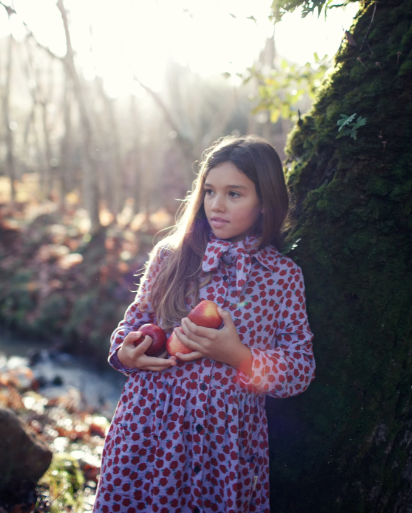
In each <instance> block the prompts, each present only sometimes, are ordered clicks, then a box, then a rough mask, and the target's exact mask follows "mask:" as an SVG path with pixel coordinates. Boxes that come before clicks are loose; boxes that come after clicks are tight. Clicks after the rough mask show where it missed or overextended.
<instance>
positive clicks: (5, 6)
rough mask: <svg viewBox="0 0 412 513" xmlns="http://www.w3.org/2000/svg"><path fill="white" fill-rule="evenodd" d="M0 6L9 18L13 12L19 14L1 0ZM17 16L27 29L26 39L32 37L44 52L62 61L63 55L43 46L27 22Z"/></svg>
mask: <svg viewBox="0 0 412 513" xmlns="http://www.w3.org/2000/svg"><path fill="white" fill-rule="evenodd" d="M0 6H2V7H4V8H5V9H6V12H7V14H8V16H9V18H10V16H11V15H12V14H15V15H16V16H19V15H18V14H17V12H16V11H15V10H14V9H13V8H12V7H10V6H8V5H6V4H5V3H3V2H2V1H1V0H0ZM19 18H20V21H21V22H22V23H23V25H24V28H25V29H26V31H27V34H26V39H28V40H30V39H32V40H33V41H34V42H35V43H36V45H37V46H38V47H39V48H41V49H42V50H44V51H45V52H46V53H47V54H48V55H49V56H50V57H52V58H53V59H58V60H60V61H62V60H63V59H64V57H60V56H59V55H57V54H55V53H54V52H52V51H51V50H50V48H49V47H48V46H45V45H43V44H41V43H40V42H39V41H38V40H37V38H36V36H35V35H34V34H33V32H32V31H31V30H30V28H29V26H28V25H27V23H26V22H25V21H24V20H22V19H21V17H20V16H19Z"/></svg>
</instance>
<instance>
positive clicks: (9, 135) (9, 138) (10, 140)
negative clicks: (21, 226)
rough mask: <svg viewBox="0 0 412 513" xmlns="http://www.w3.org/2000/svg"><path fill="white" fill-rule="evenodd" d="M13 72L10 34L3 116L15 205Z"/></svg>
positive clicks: (12, 200) (11, 192)
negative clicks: (11, 116) (11, 93)
mask: <svg viewBox="0 0 412 513" xmlns="http://www.w3.org/2000/svg"><path fill="white" fill-rule="evenodd" d="M12 72H13V36H12V35H11V34H10V36H9V41H8V45H7V63H6V80H5V85H4V94H3V115H4V131H5V137H4V139H5V143H6V170H7V175H8V177H9V180H10V199H11V203H12V204H13V205H14V202H15V201H16V188H15V185H14V181H15V179H16V169H15V158H14V137H13V129H12V126H11V120H10V88H11V75H12Z"/></svg>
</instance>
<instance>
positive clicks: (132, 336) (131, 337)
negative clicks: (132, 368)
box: [123, 331, 142, 346]
mask: <svg viewBox="0 0 412 513" xmlns="http://www.w3.org/2000/svg"><path fill="white" fill-rule="evenodd" d="M141 337H142V332H141V331H131V332H130V333H128V334H127V335H126V336H125V338H124V340H123V345H125V346H130V345H134V343H135V342H136V341H137V340H139V338H141Z"/></svg>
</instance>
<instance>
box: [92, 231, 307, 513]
mask: <svg viewBox="0 0 412 513" xmlns="http://www.w3.org/2000/svg"><path fill="white" fill-rule="evenodd" d="M256 244H257V239H256V237H255V236H254V235H251V236H248V237H247V238H246V239H244V240H243V241H240V242H236V243H230V242H228V241H225V240H222V239H218V238H217V237H215V236H214V235H213V233H212V232H211V234H210V239H209V243H208V246H207V249H206V252H205V256H204V260H203V264H202V269H203V272H204V273H208V272H210V273H211V276H212V280H211V282H210V283H209V284H208V285H206V286H205V287H203V288H202V289H201V290H200V299H210V300H213V301H215V302H216V303H217V304H218V305H219V306H221V307H222V308H224V309H226V310H229V311H230V312H231V314H232V318H233V319H234V323H235V325H236V326H237V329H238V333H239V336H240V338H241V340H242V342H243V343H244V344H246V345H247V346H249V347H250V349H251V352H252V355H253V364H252V365H253V376H252V377H249V376H247V375H245V374H243V373H242V372H241V371H238V370H236V369H235V368H234V367H231V366H229V365H226V364H223V363H220V362H216V361H214V360H211V359H209V358H200V359H198V360H194V361H191V362H181V361H179V362H178V365H176V366H175V367H172V368H171V369H168V370H165V371H161V372H153V371H144V370H137V369H134V370H133V369H128V368H127V367H124V366H123V365H122V364H121V362H120V361H119V359H118V358H117V354H116V353H117V350H118V348H119V345H120V344H121V343H122V341H123V339H124V337H125V336H126V334H127V333H129V332H130V331H136V330H137V329H138V328H139V326H141V325H143V324H146V323H148V322H154V321H155V316H154V314H153V312H152V308H151V305H150V300H149V292H150V288H151V284H152V282H153V279H154V277H155V276H156V275H157V273H158V272H159V270H160V269H161V266H162V259H164V258H167V250H164V249H163V250H161V249H160V250H159V249H158V250H157V252H156V254H155V256H154V258H153V259H152V261H151V263H150V265H149V266H148V268H147V270H146V273H145V275H144V277H143V278H142V280H141V284H140V287H139V291H138V293H137V296H136V299H135V301H134V302H133V303H132V304H131V305H130V306H129V308H128V309H127V311H126V314H125V318H124V320H123V321H122V322H120V324H119V327H118V328H117V329H116V330H115V331H114V333H113V335H112V346H111V350H110V355H109V362H110V363H111V364H112V365H113V366H114V367H115V368H117V369H118V370H119V371H121V372H124V373H126V374H127V375H128V380H127V382H126V384H125V387H124V389H123V392H122V395H121V398H120V401H119V404H118V406H117V409H116V412H115V415H114V417H113V421H112V424H111V426H110V429H109V432H108V435H107V437H106V441H105V447H104V451H103V460H102V469H101V478H100V482H99V487H98V492H97V496H96V502H95V506H94V510H93V511H94V513H113V512H121V513H137V512H139V511H147V512H151V511H153V512H160V513H169V512H173V513H189V512H190V513H212V512H214V513H247V512H251V513H252V512H256V513H257V512H258V513H269V511H270V508H269V451H268V432H267V419H266V412H265V396H266V395H267V394H268V395H270V396H272V397H277V398H285V397H290V396H293V395H297V394H299V393H301V392H303V391H304V390H306V388H307V387H308V386H309V383H310V382H311V381H312V379H313V377H314V369H315V361H314V358H313V351H312V338H313V335H312V333H311V331H310V328H309V324H308V320H307V314H306V306H305V293H304V282H303V276H302V272H301V269H300V268H299V266H297V265H296V264H295V263H294V262H293V260H291V259H290V258H288V257H287V256H283V255H282V254H281V253H279V252H278V251H277V250H276V249H275V248H274V247H273V246H270V245H269V246H266V247H265V248H264V249H262V250H257V249H256ZM143 304H145V305H146V306H147V310H145V311H141V310H143V307H142V305H143ZM193 306H194V305H193ZM139 307H140V308H141V309H139Z"/></svg>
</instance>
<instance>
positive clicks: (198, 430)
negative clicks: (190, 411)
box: [196, 424, 203, 433]
mask: <svg viewBox="0 0 412 513" xmlns="http://www.w3.org/2000/svg"><path fill="white" fill-rule="evenodd" d="M202 429H203V426H202V425H201V424H198V425H197V426H196V431H197V432H198V433H200V432H201V431H202Z"/></svg>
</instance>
